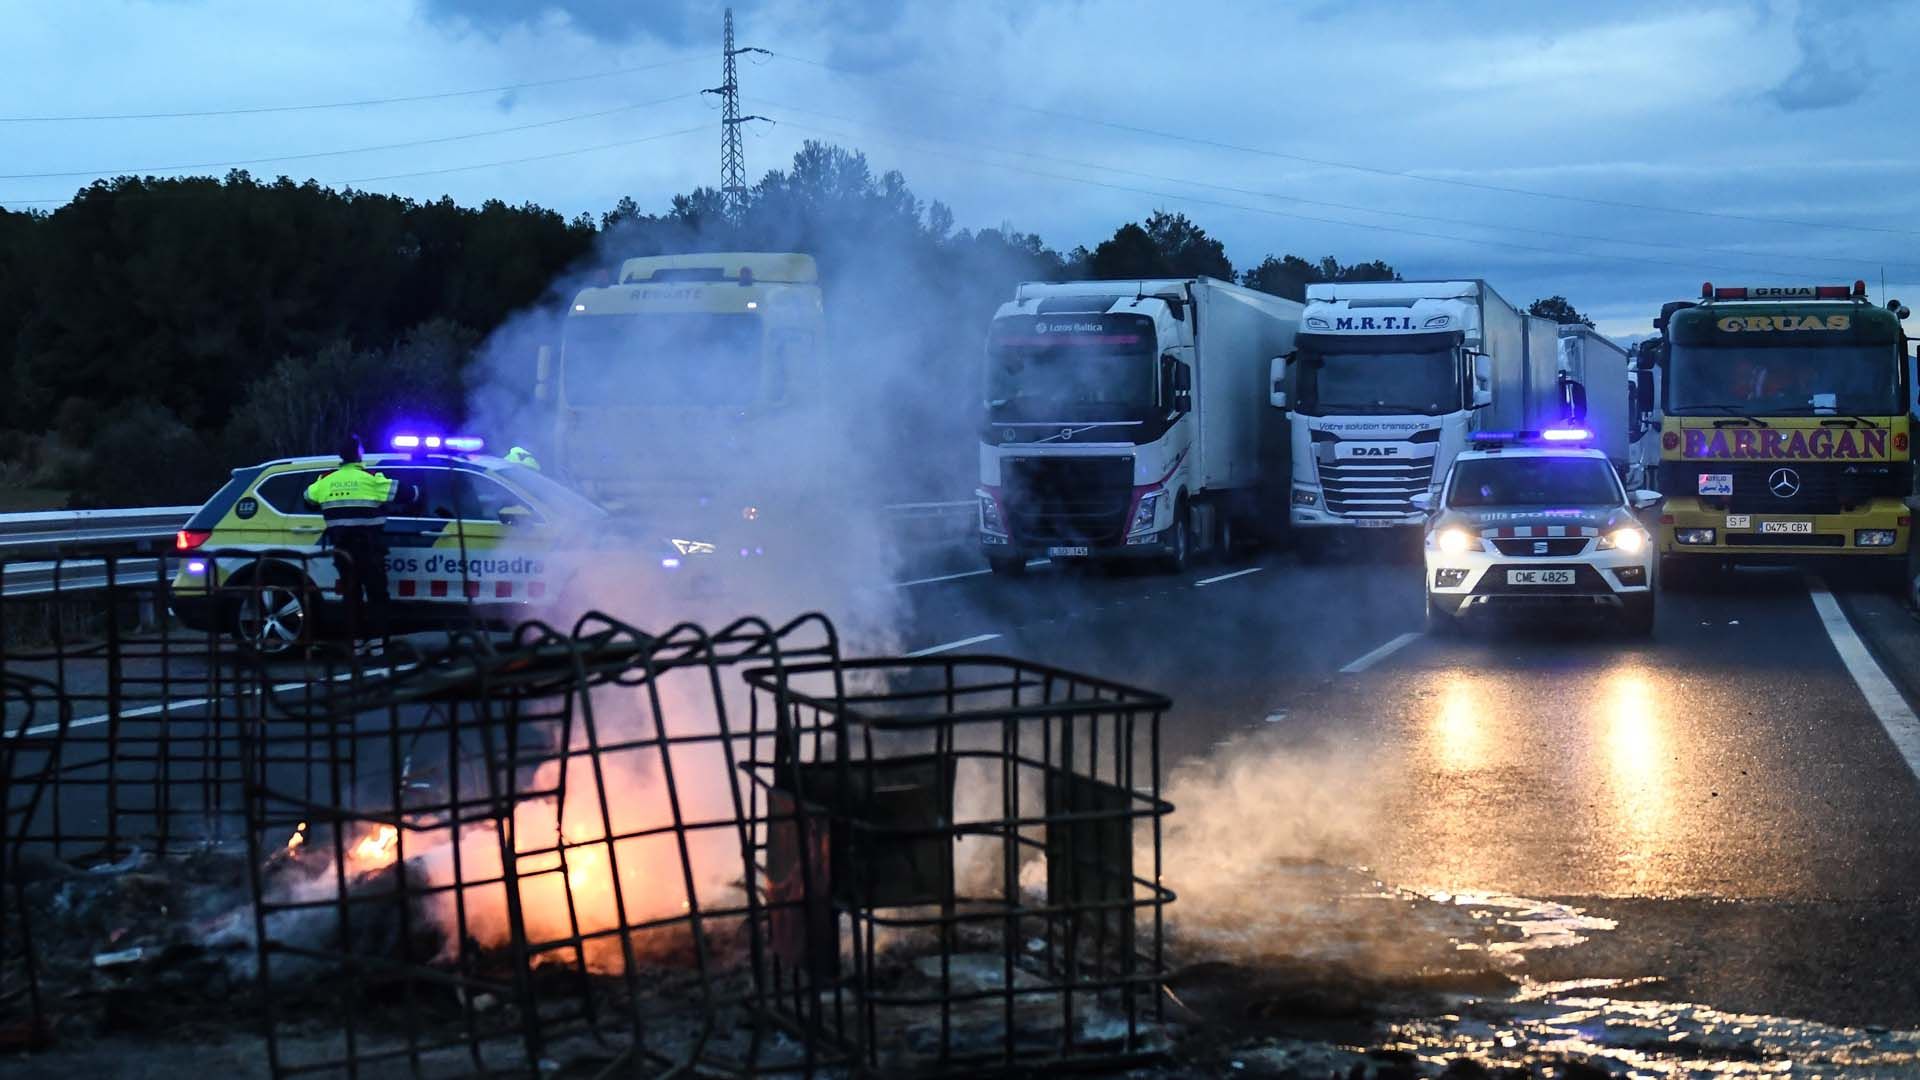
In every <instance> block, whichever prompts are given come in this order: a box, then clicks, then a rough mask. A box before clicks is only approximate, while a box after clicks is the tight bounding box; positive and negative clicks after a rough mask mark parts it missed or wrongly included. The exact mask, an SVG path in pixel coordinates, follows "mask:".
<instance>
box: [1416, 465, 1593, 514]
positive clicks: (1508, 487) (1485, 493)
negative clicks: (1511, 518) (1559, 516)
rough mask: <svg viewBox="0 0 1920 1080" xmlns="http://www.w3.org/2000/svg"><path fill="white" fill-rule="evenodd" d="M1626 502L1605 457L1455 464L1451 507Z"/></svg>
mask: <svg viewBox="0 0 1920 1080" xmlns="http://www.w3.org/2000/svg"><path fill="white" fill-rule="evenodd" d="M1625 500H1626V496H1625V494H1623V493H1622V491H1621V490H1620V482H1619V480H1618V479H1616V478H1615V477H1614V474H1613V465H1612V464H1610V463H1609V462H1607V461H1606V460H1604V459H1602V458H1587V457H1580V458H1568V457H1493V458H1470V459H1467V460H1463V461H1459V462H1456V463H1455V464H1454V466H1453V486H1452V488H1451V490H1450V491H1449V493H1448V495H1447V505H1448V506H1451V507H1467V506H1617V505H1619V504H1620V503H1622V502H1624V501H1625Z"/></svg>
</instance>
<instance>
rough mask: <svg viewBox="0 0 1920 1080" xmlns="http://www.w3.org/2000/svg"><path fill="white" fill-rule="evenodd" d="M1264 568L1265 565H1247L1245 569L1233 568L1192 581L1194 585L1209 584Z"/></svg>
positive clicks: (1257, 571) (1256, 571)
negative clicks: (1226, 572) (1229, 570)
mask: <svg viewBox="0 0 1920 1080" xmlns="http://www.w3.org/2000/svg"><path fill="white" fill-rule="evenodd" d="M1265 569H1266V567H1264V566H1249V567H1247V568H1246V569H1245V570H1235V571H1234V572H1233V573H1231V574H1215V575H1214V576H1213V577H1210V578H1201V579H1200V580H1199V581H1196V582H1194V584H1195V585H1211V584H1213V583H1214V582H1216V581H1231V580H1233V579H1234V578H1237V577H1246V576H1247V575H1248V574H1257V573H1259V572H1260V571H1262V570H1265Z"/></svg>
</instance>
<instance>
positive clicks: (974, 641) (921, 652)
mask: <svg viewBox="0 0 1920 1080" xmlns="http://www.w3.org/2000/svg"><path fill="white" fill-rule="evenodd" d="M999 636H1000V635H999V634H975V635H974V636H972V637H970V638H961V639H960V640H959V641H949V642H947V643H946V644H945V645H934V646H931V647H929V648H925V649H918V650H915V651H914V652H910V653H908V654H907V659H909V660H911V659H913V658H915V657H919V656H932V655H934V654H935V653H943V652H951V651H953V650H954V649H964V648H966V647H967V646H969V645H978V644H980V643H981V642H983V641H992V640H993V639H995V638H997V637H999Z"/></svg>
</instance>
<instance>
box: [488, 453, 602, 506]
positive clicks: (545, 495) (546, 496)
mask: <svg viewBox="0 0 1920 1080" xmlns="http://www.w3.org/2000/svg"><path fill="white" fill-rule="evenodd" d="M499 475H500V476H502V477H504V478H505V479H507V480H509V481H511V482H513V483H514V484H515V485H517V486H519V487H522V488H525V489H526V490H527V491H528V492H530V493H532V494H533V495H535V496H538V497H539V499H540V505H541V508H542V509H544V510H546V511H547V512H549V513H551V514H553V515H554V516H556V517H563V518H601V517H606V516H607V511H606V510H605V509H603V508H602V507H601V506H600V504H599V503H596V502H594V501H593V500H592V499H589V498H587V497H586V496H585V495H582V494H580V493H579V492H577V491H575V490H573V489H572V488H570V487H568V486H567V485H565V484H562V483H560V482H559V481H557V480H555V479H553V478H552V477H550V476H548V475H546V474H545V473H542V472H540V471H539V470H537V469H527V468H522V467H521V466H519V465H508V466H506V467H504V468H502V469H500V470H499Z"/></svg>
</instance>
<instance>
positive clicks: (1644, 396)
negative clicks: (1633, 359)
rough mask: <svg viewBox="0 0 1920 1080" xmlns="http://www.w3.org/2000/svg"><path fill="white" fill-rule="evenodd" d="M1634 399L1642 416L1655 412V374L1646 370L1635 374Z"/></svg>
mask: <svg viewBox="0 0 1920 1080" xmlns="http://www.w3.org/2000/svg"><path fill="white" fill-rule="evenodd" d="M1633 399H1634V406H1635V408H1636V409H1637V411H1638V412H1639V413H1640V414H1641V415H1643V416H1644V415H1646V414H1647V413H1650V412H1652V411H1653V372H1651V371H1648V370H1647V369H1646V368H1641V369H1640V370H1639V371H1636V372H1634V373H1633Z"/></svg>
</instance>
